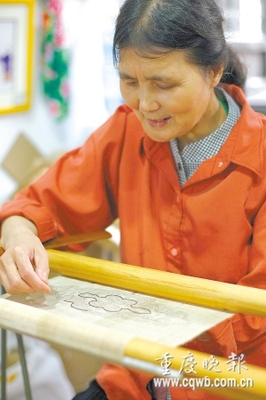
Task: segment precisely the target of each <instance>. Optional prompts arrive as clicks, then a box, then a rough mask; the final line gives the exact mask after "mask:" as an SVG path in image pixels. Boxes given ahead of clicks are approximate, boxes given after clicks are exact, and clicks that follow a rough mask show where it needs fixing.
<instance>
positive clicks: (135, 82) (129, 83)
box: [125, 81, 138, 86]
mask: <svg viewBox="0 0 266 400" xmlns="http://www.w3.org/2000/svg"><path fill="white" fill-rule="evenodd" d="M125 84H126V85H127V86H137V84H138V82H137V81H125Z"/></svg>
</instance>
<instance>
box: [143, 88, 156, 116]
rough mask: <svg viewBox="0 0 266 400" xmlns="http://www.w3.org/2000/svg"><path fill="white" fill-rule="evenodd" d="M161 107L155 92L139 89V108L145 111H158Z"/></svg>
mask: <svg viewBox="0 0 266 400" xmlns="http://www.w3.org/2000/svg"><path fill="white" fill-rule="evenodd" d="M158 108H159V104H158V102H157V101H156V98H155V96H154V94H153V93H152V92H151V91H149V90H145V89H140V91H139V110H140V111H143V112H151V111H156V110H158Z"/></svg>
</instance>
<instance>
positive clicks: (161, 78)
mask: <svg viewBox="0 0 266 400" xmlns="http://www.w3.org/2000/svg"><path fill="white" fill-rule="evenodd" d="M118 74H119V77H120V78H121V79H136V78H134V77H133V76H131V75H129V74H127V73H126V72H122V71H119V72H118ZM146 79H147V80H150V81H163V82H172V81H173V80H172V79H171V78H169V77H168V76H161V75H151V76H147V77H146Z"/></svg>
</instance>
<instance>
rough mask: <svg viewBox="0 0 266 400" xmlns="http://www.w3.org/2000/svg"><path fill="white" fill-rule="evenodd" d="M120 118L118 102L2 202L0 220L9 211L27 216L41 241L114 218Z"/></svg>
mask: <svg viewBox="0 0 266 400" xmlns="http://www.w3.org/2000/svg"><path fill="white" fill-rule="evenodd" d="M126 117H127V112H126V109H125V108H123V106H121V107H120V108H119V109H118V110H117V111H116V113H115V114H114V115H113V116H112V117H111V118H110V119H109V120H108V121H107V122H106V123H105V124H104V125H103V126H102V127H100V128H99V129H98V130H97V131H96V132H95V133H94V134H92V135H91V136H90V137H89V138H88V140H87V141H86V142H85V144H84V145H83V146H82V147H80V148H78V149H75V150H73V151H70V152H68V153H66V154H65V155H64V156H63V157H62V158H60V159H59V160H58V161H57V162H56V163H55V164H54V165H53V166H52V167H51V168H50V169H49V170H48V171H47V172H46V173H45V174H44V175H43V176H42V177H41V178H39V179H38V180H37V181H35V182H34V183H32V184H31V185H29V186H28V187H26V188H25V189H23V190H22V191H21V192H19V193H17V194H16V196H15V198H14V199H13V200H11V201H8V202H6V203H5V204H4V205H3V207H2V209H1V211H0V220H3V219H5V218H7V217H8V216H11V215H21V216H24V217H26V218H28V219H29V220H31V221H33V222H34V223H35V224H36V226H37V229H38V234H39V237H40V239H41V240H42V241H43V242H44V241H47V240H49V239H51V238H53V237H55V236H56V235H59V236H61V235H70V234H76V233H85V232H93V231H96V230H100V229H104V228H105V227H107V226H108V225H109V224H110V223H111V222H112V221H113V220H114V219H115V218H116V217H117V206H116V192H117V189H116V186H117V182H118V179H117V178H118V176H117V174H118V171H119V169H118V168H119V158H120V154H121V151H122V150H121V147H122V143H123V136H124V134H125V124H126ZM120 143H121V146H120V145H119V144H120ZM108 165H111V166H112V168H108Z"/></svg>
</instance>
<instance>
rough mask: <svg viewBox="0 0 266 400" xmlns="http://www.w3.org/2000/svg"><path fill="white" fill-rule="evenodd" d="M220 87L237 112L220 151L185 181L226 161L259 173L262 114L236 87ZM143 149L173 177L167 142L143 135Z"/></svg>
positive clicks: (211, 171)
mask: <svg viewBox="0 0 266 400" xmlns="http://www.w3.org/2000/svg"><path fill="white" fill-rule="evenodd" d="M223 88H224V89H225V90H226V91H227V92H228V93H229V94H230V95H231V96H232V97H233V98H234V100H235V101H236V102H237V103H238V104H239V105H240V107H241V109H242V110H241V116H240V118H239V120H238V121H237V123H236V125H235V126H234V128H233V129H232V131H231V133H230V135H229V137H228V138H227V140H226V142H225V143H224V145H223V146H222V148H221V149H220V151H219V152H218V153H217V154H216V155H215V156H214V157H212V158H211V159H209V160H206V161H205V162H204V163H203V164H204V169H202V168H200V169H199V170H198V171H196V172H195V174H194V175H193V176H192V177H191V178H190V179H189V180H188V182H187V183H192V182H194V178H195V180H199V179H205V178H208V177H211V176H212V175H215V174H217V173H220V172H221V171H222V170H224V169H225V168H226V167H227V166H228V165H229V163H230V162H233V163H235V164H238V165H242V166H244V167H246V168H249V169H250V170H252V171H253V172H254V173H255V174H257V175H258V176H259V177H262V174H263V146H262V145H261V144H262V141H263V140H264V134H265V133H264V130H263V122H262V118H264V117H262V116H261V115H260V114H258V113H257V112H255V111H254V110H253V109H252V108H251V107H250V105H249V103H248V101H247V99H246V97H245V95H244V93H243V91H242V90H241V89H240V88H239V87H237V86H234V85H223ZM143 150H144V152H145V153H146V155H147V157H148V158H149V159H150V160H151V162H154V163H155V164H157V165H158V166H159V167H160V168H161V169H165V172H166V174H167V175H168V174H170V175H168V179H170V180H175V181H176V179H175V178H177V177H176V175H177V174H176V172H175V174H174V175H175V178H174V177H173V175H172V173H170V172H173V170H174V171H175V165H174V161H173V157H172V154H171V150H170V146H169V143H159V142H155V141H153V140H152V139H150V138H149V137H148V136H147V135H144V138H143ZM199 174H200V176H199ZM185 186H186V185H185Z"/></svg>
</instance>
